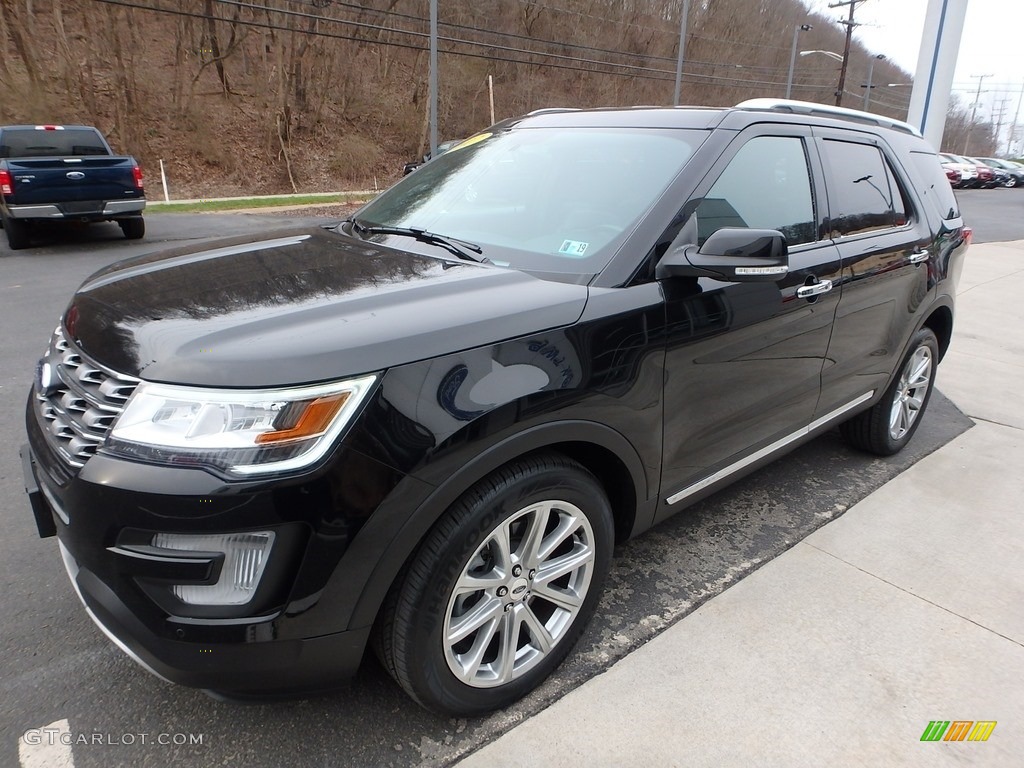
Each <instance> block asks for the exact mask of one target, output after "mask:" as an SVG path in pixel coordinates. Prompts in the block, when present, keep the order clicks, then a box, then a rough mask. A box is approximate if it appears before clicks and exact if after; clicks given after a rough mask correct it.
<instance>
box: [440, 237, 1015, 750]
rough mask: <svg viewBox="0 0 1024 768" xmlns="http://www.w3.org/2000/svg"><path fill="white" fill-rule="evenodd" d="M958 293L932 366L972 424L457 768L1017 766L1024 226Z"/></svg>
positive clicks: (983, 254) (977, 265)
mask: <svg viewBox="0 0 1024 768" xmlns="http://www.w3.org/2000/svg"><path fill="white" fill-rule="evenodd" d="M958 293H959V296H958V307H957V321H956V323H957V324H956V330H955V332H954V338H953V343H952V345H951V348H950V350H949V352H948V354H947V355H946V358H945V359H944V360H943V362H942V364H941V365H940V366H939V372H938V377H937V382H938V386H939V388H940V389H941V390H942V391H943V393H945V394H946V395H947V396H948V397H950V398H951V399H952V400H953V402H954V403H956V404H957V405H958V406H959V407H960V409H961V410H963V411H964V412H965V413H966V414H967V415H968V416H970V417H972V418H973V419H974V420H975V421H976V426H975V427H974V428H972V429H970V430H969V431H968V432H966V433H964V434H963V435H961V436H960V437H958V438H956V439H955V440H953V441H952V442H950V443H948V444H947V445H945V446H944V447H943V448H941V449H939V450H938V451H936V452H935V453H933V454H932V455H930V456H928V457H927V458H925V459H923V460H922V461H920V462H918V463H917V464H915V465H914V466H913V467H912V468H911V469H909V470H907V471H906V472H904V473H903V474H901V475H900V476H898V477H897V478H896V479H894V480H892V481H890V482H889V483H888V484H886V485H885V486H883V487H882V488H880V489H879V490H878V491H876V492H875V493H873V494H871V495H870V496H868V497H867V498H866V499H864V500H863V501H861V502H860V503H858V504H856V505H855V506H853V507H852V508H851V509H850V510H849V511H847V512H846V514H845V515H843V516H842V517H840V518H838V519H837V520H835V521H833V522H831V523H829V524H828V525H826V526H824V527H823V528H821V529H819V530H818V531H816V532H815V533H813V534H811V535H810V536H808V537H807V538H806V539H804V540H803V541H802V542H800V543H799V544H797V545H796V546H794V547H793V548H792V549H790V550H788V551H787V552H785V553H784V554H782V555H780V556H779V557H777V558H776V559H775V560H773V561H771V562H770V563H768V564H767V565H765V566H764V567H762V568H761V569H760V570H758V571H757V572H755V573H754V574H752V575H751V576H749V577H747V578H746V579H744V580H743V581H741V582H739V583H738V584H736V585H735V586H733V587H732V588H730V589H728V590H727V591H726V592H724V593H723V594H721V595H719V596H718V597H716V598H714V599H712V600H710V601H709V602H707V603H706V604H704V605H703V606H702V607H701V608H699V609H698V610H696V611H695V612H693V613H692V614H690V615H689V616H687V617H686V618H684V619H683V620H681V621H680V622H678V623H677V624H675V625H674V626H673V627H671V628H670V629H668V630H666V631H665V632H664V633H662V634H661V635H659V636H657V637H656V638H655V639H654V640H652V641H651V642H649V643H647V644H646V645H644V646H643V647H642V648H640V649H639V650H637V651H636V652H634V653H632V654H630V655H629V656H627V657H626V658H625V659H623V660H622V661H620V662H618V663H617V664H615V665H614V666H613V667H612V668H611V669H609V670H608V671H607V672H605V673H604V674H602V675H599V676H598V677H595V678H593V679H591V680H589V681H588V682H587V683H585V684H584V685H582V686H581V687H579V688H578V689H576V690H575V691H574V692H572V693H571V694H569V695H567V696H565V697H563V698H562V699H560V700H559V701H558V702H556V703H555V704H554V705H552V706H551V707H549V708H548V709H547V710H545V711H543V712H541V713H540V714H538V715H536V716H535V717H532V718H530V719H529V720H527V721H525V722H523V723H522V724H520V725H519V726H517V727H516V728H514V729H513V730H511V731H509V732H508V733H506V734H505V735H503V736H502V737H500V738H498V739H497V740H496V741H494V742H492V743H490V744H488V745H487V746H485V747H484V748H482V749H480V750H479V751H477V752H475V753H474V754H472V755H470V756H469V757H467V758H466V759H464V760H462V761H461V762H460V763H458V765H459V766H460V768H477V767H478V766H479V767H480V768H502V767H504V766H537V765H552V766H559V767H560V768H569V767H571V766H587V768H595V767H598V766H609V767H610V766H616V767H618V766H644V767H645V768H646V767H648V766H651V767H653V766H715V767H716V768H724V767H726V766H737V767H742V768H749V766H780V767H781V766H785V767H786V768H792V767H794V766H822V765H829V766H840V765H841V766H847V765H849V766H863V765H871V766H875V767H877V766H928V767H929V768H931V767H933V766H943V765H951V766H952V765H984V766H1013V767H1014V768H1016V767H1017V766H1019V765H1020V764H1021V755H1022V754H1024V576H1022V569H1021V564H1022V555H1024V515H1022V514H1021V511H1022V507H1024V504H1022V502H1021V500H1022V499H1024V471H1022V470H1021V467H1022V466H1024V396H1022V395H1021V393H1022V392H1024V301H1022V300H1021V297H1022V296H1024V241H1019V242H1014V243H991V244H983V245H982V244H975V245H973V246H972V247H971V248H970V250H969V252H968V255H967V263H966V266H965V269H964V274H963V277H962V279H961V282H960V286H959V292H958ZM926 418H927V415H926ZM933 720H941V721H958V720H960V721H996V722H997V723H998V724H997V725H996V727H995V729H994V730H993V731H992V733H991V736H990V737H989V739H988V740H987V741H984V742H981V741H974V742H971V741H949V742H945V741H940V742H922V741H921V737H922V734H923V733H924V731H925V729H926V727H927V726H928V724H929V722H930V721H933Z"/></svg>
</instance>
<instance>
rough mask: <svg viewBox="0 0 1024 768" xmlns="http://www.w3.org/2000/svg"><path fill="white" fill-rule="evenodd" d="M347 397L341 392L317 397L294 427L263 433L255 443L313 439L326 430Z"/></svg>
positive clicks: (346, 394) (345, 393)
mask: <svg viewBox="0 0 1024 768" xmlns="http://www.w3.org/2000/svg"><path fill="white" fill-rule="evenodd" d="M348 396H349V393H348V392H342V393H341V394H337V395H329V396H328V397H319V398H317V399H316V400H313V401H312V402H310V403H309V404H308V405H307V406H306V410H304V411H303V412H302V415H301V416H299V420H298V421H296V422H295V426H294V427H290V428H288V429H278V430H274V431H272V432H264V433H263V434H260V435H257V436H256V442H257V443H258V444H261V445H265V444H267V443H281V442H284V441H286V440H298V439H301V438H306V437H315V436H317V435H319V434H321V433H322V432H324V431H325V430H326V429H327V427H328V426H329V425H330V423H331V420H332V419H333V418H334V417H335V415H336V414H337V413H338V411H340V410H341V409H342V407H344V405H345V401H346V400H348Z"/></svg>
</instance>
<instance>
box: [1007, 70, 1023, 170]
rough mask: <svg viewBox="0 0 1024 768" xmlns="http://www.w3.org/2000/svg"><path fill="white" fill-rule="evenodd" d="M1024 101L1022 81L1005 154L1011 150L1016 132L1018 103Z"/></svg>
mask: <svg viewBox="0 0 1024 768" xmlns="http://www.w3.org/2000/svg"><path fill="white" fill-rule="evenodd" d="M1022 101H1024V83H1022V84H1021V86H1020V96H1018V97H1017V113H1016V114H1015V115H1014V116H1013V125H1012V126H1010V138H1009V139H1007V140H1006V154H1007V155H1009V154H1011V153H1012V152H1013V140H1014V137H1015V136H1016V134H1017V121H1018V120H1020V103H1021V102H1022Z"/></svg>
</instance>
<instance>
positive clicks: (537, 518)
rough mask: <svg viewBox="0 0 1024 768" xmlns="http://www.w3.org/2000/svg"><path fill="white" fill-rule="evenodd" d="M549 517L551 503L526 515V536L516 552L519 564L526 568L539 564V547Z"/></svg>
mask: <svg viewBox="0 0 1024 768" xmlns="http://www.w3.org/2000/svg"><path fill="white" fill-rule="evenodd" d="M550 515H551V502H546V503H544V504H538V505H537V506H536V508H534V510H533V512H531V513H529V514H528V517H529V520H528V521H527V523H526V534H525V535H524V536H523V540H522V542H520V544H519V550H518V555H519V562H521V563H522V564H523V565H524V566H525V567H526V568H536V567H537V566H538V565H539V564H540V562H541V558H540V547H541V544H542V543H543V541H544V529H545V528H546V527H547V522H548V517H549V516H550Z"/></svg>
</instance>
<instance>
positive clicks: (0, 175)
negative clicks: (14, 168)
mask: <svg viewBox="0 0 1024 768" xmlns="http://www.w3.org/2000/svg"><path fill="white" fill-rule="evenodd" d="M0 194H4V195H13V194H14V179H12V178H11V172H10V171H0Z"/></svg>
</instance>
